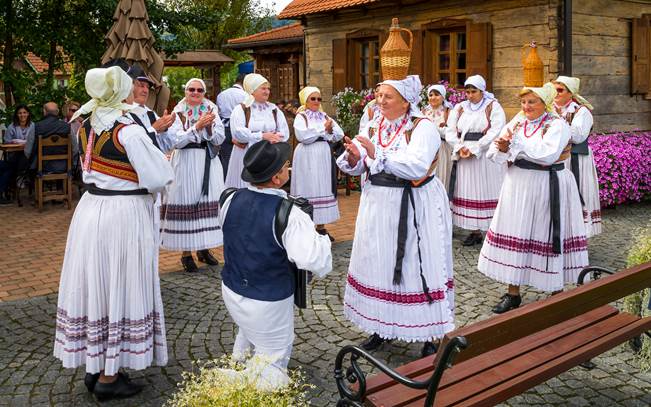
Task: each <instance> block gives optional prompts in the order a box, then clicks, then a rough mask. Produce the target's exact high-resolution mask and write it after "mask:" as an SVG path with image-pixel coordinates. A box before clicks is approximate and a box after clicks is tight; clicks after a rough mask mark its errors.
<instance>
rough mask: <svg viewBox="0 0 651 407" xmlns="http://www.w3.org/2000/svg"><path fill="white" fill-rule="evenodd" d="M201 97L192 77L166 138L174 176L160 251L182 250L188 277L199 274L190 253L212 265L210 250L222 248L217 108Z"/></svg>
mask: <svg viewBox="0 0 651 407" xmlns="http://www.w3.org/2000/svg"><path fill="white" fill-rule="evenodd" d="M205 93H206V84H205V83H204V82H203V80H201V79H198V78H192V79H190V80H189V81H188V82H187V83H186V84H185V97H184V98H183V99H181V101H180V102H179V103H178V104H177V105H176V106H175V107H174V110H173V113H174V114H175V115H176V120H175V121H174V124H172V127H170V128H169V130H168V134H169V135H170V136H171V137H172V138H173V139H174V148H175V151H174V155H173V156H172V167H174V174H175V177H174V183H173V184H172V186H171V187H170V188H169V190H168V191H167V196H166V197H165V200H164V202H163V207H162V209H161V223H162V225H161V226H162V230H161V238H162V239H161V247H162V248H163V249H167V250H183V255H182V257H181V264H183V268H184V269H185V271H187V272H190V273H193V272H196V271H197V270H198V268H197V265H196V263H195V262H194V259H193V258H192V252H191V251H192V250H197V259H198V260H199V261H200V262H203V263H206V264H209V265H213V266H214V265H217V264H219V263H218V261H217V259H215V258H214V257H213V255H212V254H211V253H210V250H209V249H210V248H212V247H217V246H221V244H222V233H221V230H220V227H219V222H218V219H217V218H218V216H219V196H220V195H221V193H222V191H223V190H224V171H223V170H222V164H221V161H220V159H219V157H218V156H217V151H218V150H219V145H220V144H221V143H223V142H224V138H225V133H224V125H223V124H222V122H221V120H219V111H218V108H217V105H215V104H214V103H212V102H211V101H210V100H208V99H206V98H205V97H204V95H205Z"/></svg>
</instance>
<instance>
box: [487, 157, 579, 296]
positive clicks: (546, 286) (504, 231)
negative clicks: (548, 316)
mask: <svg viewBox="0 0 651 407" xmlns="http://www.w3.org/2000/svg"><path fill="white" fill-rule="evenodd" d="M557 174H558V179H559V186H560V205H561V226H560V231H561V252H562V253H561V254H554V253H553V252H552V243H551V232H550V224H549V222H550V207H549V205H550V202H549V176H550V175H549V172H546V171H537V170H526V169H522V168H519V167H516V166H512V167H510V168H509V170H508V172H507V174H506V177H505V179H504V185H503V187H502V193H501V194H500V200H499V205H498V206H497V210H496V211H495V216H494V217H493V221H492V222H491V225H490V228H489V230H488V233H487V234H486V239H484V245H483V246H482V248H481V252H480V253H479V263H478V266H477V267H478V269H479V271H480V272H481V273H483V274H485V275H486V276H488V277H490V278H492V279H494V280H497V281H499V282H502V283H506V284H513V285H529V286H532V287H535V288H537V289H539V290H542V291H558V290H562V289H563V286H564V284H566V283H576V279H577V277H578V275H579V273H580V272H581V270H582V269H583V268H584V267H586V266H587V265H588V245H587V240H586V236H585V227H584V225H583V217H582V215H581V201H580V200H579V192H578V189H577V187H576V182H575V181H574V176H573V175H572V173H571V172H570V171H569V170H567V169H564V170H561V171H559V172H557Z"/></svg>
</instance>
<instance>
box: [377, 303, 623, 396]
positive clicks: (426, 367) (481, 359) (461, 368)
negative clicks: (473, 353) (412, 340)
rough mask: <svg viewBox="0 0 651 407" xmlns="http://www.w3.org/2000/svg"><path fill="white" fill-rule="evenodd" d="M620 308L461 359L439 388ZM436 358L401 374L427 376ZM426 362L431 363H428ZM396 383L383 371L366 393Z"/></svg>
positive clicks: (404, 391) (405, 368) (603, 310)
mask: <svg viewBox="0 0 651 407" xmlns="http://www.w3.org/2000/svg"><path fill="white" fill-rule="evenodd" d="M618 312H619V311H618V310H617V309H616V308H614V307H611V306H610V305H606V306H603V307H600V308H597V309H596V310H593V311H591V312H589V313H586V314H583V315H580V316H578V317H576V318H574V319H572V320H569V321H565V322H563V323H562V324H559V325H557V326H556V327H552V328H547V329H546V330H543V331H540V332H538V333H535V334H533V335H531V336H529V337H526V338H523V339H519V340H517V341H515V342H512V343H510V344H508V345H505V346H503V347H502V348H500V352H499V353H498V354H484V355H480V356H478V357H476V358H475V359H473V360H472V363H467V362H462V363H460V364H455V365H454V367H453V368H452V369H448V370H447V371H446V372H445V373H444V374H443V378H442V379H441V383H440V385H439V388H441V389H442V388H445V387H446V386H449V385H452V384H454V383H456V382H458V381H460V380H463V379H464V378H465V377H467V376H469V375H472V374H476V373H477V372H480V371H483V370H486V369H489V368H490V367H491V366H493V365H495V364H499V363H502V362H503V361H505V360H508V359H511V358H513V357H516V356H518V355H520V354H522V353H523V352H526V351H527V349H528V348H527V347H526V345H527V344H533V345H534V346H539V345H537V344H543V343H548V342H550V341H553V340H554V339H555V338H556V337H557V336H558V335H563V334H565V333H569V332H574V331H576V330H578V329H581V328H583V327H585V326H587V325H591V324H593V323H595V322H598V321H601V320H603V319H605V318H608V317H611V316H613V315H616V314H617V313H618ZM450 335H452V334H450ZM433 358H434V356H430V357H428V358H425V359H418V360H416V361H414V362H411V363H408V364H406V365H403V366H400V367H399V368H398V369H396V370H397V371H400V370H402V372H401V374H403V375H407V376H409V377H412V378H414V377H415V378H416V380H427V379H428V378H429V376H431V375H432V372H433V370H434V365H433V364H432V361H433ZM426 362H428V363H429V364H425V363H426ZM403 372H404V373H403ZM393 385H396V382H394V381H393V380H392V379H391V378H390V377H389V376H387V375H385V374H384V373H382V374H378V375H375V376H373V377H372V378H370V379H369V380H368V381H367V394H368V395H371V394H372V393H379V392H380V391H381V390H382V389H385V388H387V387H390V386H393ZM396 390H397V388H396V389H392V390H391V391H396ZM412 392H413V394H414V395H418V394H420V392H421V391H419V390H415V389H409V388H406V387H404V388H402V389H401V391H400V394H401V397H402V395H405V397H406V398H409V394H411V393H412ZM384 395H385V393H380V394H378V395H377V396H378V400H383V401H384V398H383V397H384Z"/></svg>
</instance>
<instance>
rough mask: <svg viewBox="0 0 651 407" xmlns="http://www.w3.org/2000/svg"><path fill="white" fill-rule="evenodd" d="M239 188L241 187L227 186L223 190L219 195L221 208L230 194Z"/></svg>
mask: <svg viewBox="0 0 651 407" xmlns="http://www.w3.org/2000/svg"><path fill="white" fill-rule="evenodd" d="M238 190H239V188H226V189H225V190H223V191H222V194H221V195H220V196H219V207H220V208H221V207H222V206H224V203H225V202H226V200H227V199H228V197H229V196H231V195H233V194H234V193H236V192H237V191H238Z"/></svg>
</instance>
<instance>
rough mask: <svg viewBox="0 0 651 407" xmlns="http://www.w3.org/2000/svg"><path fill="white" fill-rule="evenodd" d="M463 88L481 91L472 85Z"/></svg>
mask: <svg viewBox="0 0 651 407" xmlns="http://www.w3.org/2000/svg"><path fill="white" fill-rule="evenodd" d="M463 88H464V89H477V90H480V89H479V88H478V87H476V86H475V85H471V84H467V85H466V86H464V87H463Z"/></svg>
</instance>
